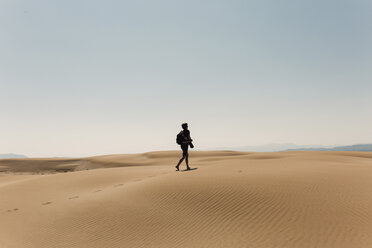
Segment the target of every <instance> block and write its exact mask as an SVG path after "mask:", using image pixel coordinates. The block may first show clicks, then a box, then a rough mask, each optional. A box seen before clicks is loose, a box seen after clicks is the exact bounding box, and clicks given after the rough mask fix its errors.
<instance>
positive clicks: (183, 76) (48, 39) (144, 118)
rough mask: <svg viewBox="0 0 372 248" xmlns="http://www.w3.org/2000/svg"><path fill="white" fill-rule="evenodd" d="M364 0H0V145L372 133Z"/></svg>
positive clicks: (238, 141) (114, 148)
mask: <svg viewBox="0 0 372 248" xmlns="http://www.w3.org/2000/svg"><path fill="white" fill-rule="evenodd" d="M371 13H372V2H371V1H370V0H348V1H345V0H312V1H299V0H256V1H250V0H242V1H236V0H225V1H219V0H213V1H202V0H198V1H195V0H187V1H186V0H185V1H177V0H167V1H165V0H157V1H155V0H153V1H152V0H151V1H150V0H148V1H143V0H142V1H141V0H138V1H123V0H117V1H115V0H105V1H96V0H86V1H83V0H63V1H61V0H58V1H57V0H24V1H21V0H0V127H1V130H0V134H1V135H0V153H8V152H13V153H21V154H25V155H27V156H87V155H96V154H108V153H133V152H144V151H153V150H164V149H172V150H174V149H178V147H177V145H176V143H175V137H176V134H177V133H178V132H179V130H180V129H181V127H180V124H181V123H182V122H188V123H189V126H190V129H191V134H192V137H193V138H194V140H195V146H196V147H198V148H200V149H203V148H210V147H221V146H223V147H227V146H245V145H262V144H267V143H284V142H293V143H297V144H319V145H341V144H342V145H348V144H354V143H367V142H369V143H371V142H372V114H371V113H372V111H371V107H372V97H371V95H372V15H371Z"/></svg>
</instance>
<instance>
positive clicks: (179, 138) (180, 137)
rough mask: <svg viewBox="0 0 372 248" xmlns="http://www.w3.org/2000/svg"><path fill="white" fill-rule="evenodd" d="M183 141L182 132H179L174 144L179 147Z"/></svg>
mask: <svg viewBox="0 0 372 248" xmlns="http://www.w3.org/2000/svg"><path fill="white" fill-rule="evenodd" d="M183 141H185V135H183V131H181V132H179V134H177V138H176V143H177V144H179V145H181V144H182V142H183Z"/></svg>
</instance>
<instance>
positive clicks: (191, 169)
mask: <svg viewBox="0 0 372 248" xmlns="http://www.w3.org/2000/svg"><path fill="white" fill-rule="evenodd" d="M197 169H198V168H190V170H188V169H185V170H181V171H192V170H197Z"/></svg>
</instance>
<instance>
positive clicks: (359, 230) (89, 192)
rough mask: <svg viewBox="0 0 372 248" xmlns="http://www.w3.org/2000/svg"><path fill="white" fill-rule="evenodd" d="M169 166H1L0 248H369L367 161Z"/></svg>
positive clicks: (227, 156) (370, 165)
mask: <svg viewBox="0 0 372 248" xmlns="http://www.w3.org/2000/svg"><path fill="white" fill-rule="evenodd" d="M179 157H180V152H179V151H167V152H150V153H144V154H133V155H107V156H98V157H89V158H77V159H62V158H60V159H3V160H0V171H1V172H0V247H1V248H44V247H45V248H53V247H63V248H66V247H79V248H80V247H84V248H88V247H89V248H106V247H107V248H111V247H113V248H127V247H136V248H137V247H169V248H171V247H172V248H174V247H213V248H218V247H247V248H278V247H279V248H307V247H317V248H322V247H327V248H329V247H334V248H342V247H345V248H354V247H355V248H370V247H372V153H368V152H298V151H296V152H278V153H244V152H232V151H211V152H202V151H194V152H191V153H190V166H191V167H192V168H197V169H195V170H190V171H178V172H177V171H176V170H175V168H174V166H175V165H176V163H177V162H178V159H179ZM181 168H182V169H184V168H185V165H184V164H182V165H181Z"/></svg>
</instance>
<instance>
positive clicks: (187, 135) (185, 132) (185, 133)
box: [182, 130, 191, 142]
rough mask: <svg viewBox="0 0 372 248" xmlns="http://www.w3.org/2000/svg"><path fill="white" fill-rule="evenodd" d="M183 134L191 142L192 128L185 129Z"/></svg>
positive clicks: (186, 140)
mask: <svg viewBox="0 0 372 248" xmlns="http://www.w3.org/2000/svg"><path fill="white" fill-rule="evenodd" d="M182 132H183V136H184V137H185V142H190V140H191V138H190V130H183V131H182Z"/></svg>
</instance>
